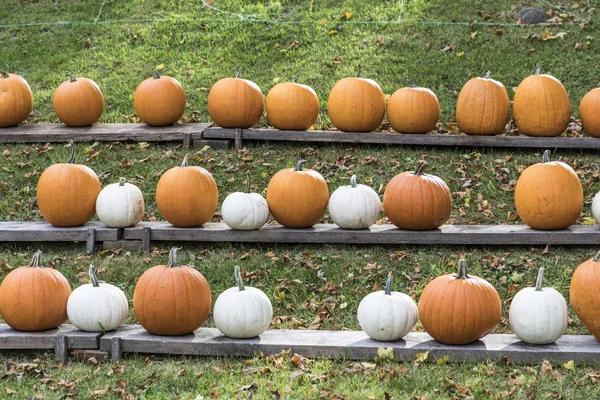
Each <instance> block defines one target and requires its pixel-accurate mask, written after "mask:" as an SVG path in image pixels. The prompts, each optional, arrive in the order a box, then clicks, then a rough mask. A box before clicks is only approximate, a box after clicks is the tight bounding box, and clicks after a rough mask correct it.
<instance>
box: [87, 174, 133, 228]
mask: <svg viewBox="0 0 600 400" xmlns="http://www.w3.org/2000/svg"><path fill="white" fill-rule="evenodd" d="M96 213H97V214H98V218H99V219H100V221H102V223H104V225H106V226H109V227H111V228H127V227H128V226H134V225H135V224H137V223H138V222H140V221H141V220H142V217H143V215H144V195H143V194H142V191H141V190H140V188H138V187H137V186H135V185H132V184H131V183H127V182H125V178H120V179H119V183H113V184H110V185H108V186H106V187H105V188H104V189H102V191H101V192H100V194H99V195H98V198H97V199H96Z"/></svg>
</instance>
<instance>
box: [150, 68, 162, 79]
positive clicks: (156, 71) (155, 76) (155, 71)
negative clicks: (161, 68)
mask: <svg viewBox="0 0 600 400" xmlns="http://www.w3.org/2000/svg"><path fill="white" fill-rule="evenodd" d="M152 77H153V78H154V79H160V74H159V73H158V70H157V69H155V70H154V72H152Z"/></svg>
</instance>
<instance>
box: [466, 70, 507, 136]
mask: <svg viewBox="0 0 600 400" xmlns="http://www.w3.org/2000/svg"><path fill="white" fill-rule="evenodd" d="M509 117H510V101H509V99H508V93H507V92H506V88H505V87H504V85H502V83H500V82H498V81H495V80H493V79H489V78H473V79H471V80H469V81H468V82H467V83H466V84H465V86H463V88H462V89H461V91H460V94H459V95H458V103H457V104H456V122H457V123H458V127H459V128H460V130H461V131H463V132H464V133H467V134H469V135H496V134H498V133H500V132H502V131H503V130H504V128H505V127H506V124H507V123H508V119H509Z"/></svg>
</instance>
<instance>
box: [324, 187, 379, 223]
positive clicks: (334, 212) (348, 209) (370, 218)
mask: <svg viewBox="0 0 600 400" xmlns="http://www.w3.org/2000/svg"><path fill="white" fill-rule="evenodd" d="M379 214H381V200H380V199H379V195H378V194H377V192H375V191H374V190H373V189H371V188H370V187H369V186H366V185H361V184H357V183H356V175H352V177H350V185H349V186H340V187H339V188H337V189H336V190H335V191H334V192H333V193H332V194H331V198H330V199H329V215H330V216H331V219H333V222H334V223H335V224H336V225H337V226H339V227H340V228H342V229H365V228H368V227H370V226H371V225H373V224H374V223H375V221H377V218H379Z"/></svg>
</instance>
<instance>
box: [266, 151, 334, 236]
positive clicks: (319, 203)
mask: <svg viewBox="0 0 600 400" xmlns="http://www.w3.org/2000/svg"><path fill="white" fill-rule="evenodd" d="M303 164H304V160H301V161H299V162H298V164H296V168H288V169H283V170H281V171H279V172H277V173H276V174H275V175H274V176H273V178H271V181H270V182H269V186H268V187H267V203H268V204H269V211H271V214H272V215H273V218H275V220H276V221H277V222H279V223H280V224H281V225H283V226H287V227H288V228H309V227H311V226H313V225H314V224H316V223H317V222H319V220H320V219H321V218H323V215H324V214H325V209H326V208H327V203H328V202H329V188H328V187H327V182H325V179H323V177H322V176H321V174H319V173H318V172H316V171H313V170H311V169H304V168H303Z"/></svg>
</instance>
